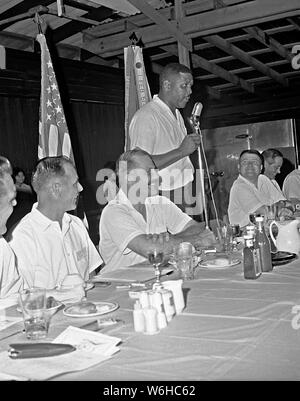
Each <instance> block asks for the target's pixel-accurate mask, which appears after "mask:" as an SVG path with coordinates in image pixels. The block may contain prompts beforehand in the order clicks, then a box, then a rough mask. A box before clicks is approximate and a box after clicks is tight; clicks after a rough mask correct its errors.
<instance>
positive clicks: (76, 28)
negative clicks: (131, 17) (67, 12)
mask: <svg viewBox="0 0 300 401" xmlns="http://www.w3.org/2000/svg"><path fill="white" fill-rule="evenodd" d="M113 14H114V11H113V10H112V9H110V8H107V7H102V6H100V7H98V8H94V9H93V10H91V11H89V12H88V13H86V14H83V15H82V16H81V17H83V18H84V19H89V20H91V22H90V23H88V22H80V21H71V22H67V23H66V24H64V25H61V26H60V27H58V28H56V29H54V30H53V31H52V40H53V42H54V43H58V42H60V41H62V40H64V39H66V38H68V37H70V36H72V35H75V34H76V33H78V32H81V31H82V30H84V29H86V28H87V27H88V26H90V24H93V25H95V24H96V23H97V22H98V23H99V22H101V21H104V20H105V19H106V18H109V17H111V16H112V15H113Z"/></svg>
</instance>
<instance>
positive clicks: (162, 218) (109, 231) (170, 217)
mask: <svg viewBox="0 0 300 401" xmlns="http://www.w3.org/2000/svg"><path fill="white" fill-rule="evenodd" d="M145 206H146V216H147V219H146V221H145V220H144V218H143V216H142V215H141V214H140V213H139V212H138V211H137V210H136V209H135V208H134V207H133V206H132V204H131V202H130V201H129V200H128V198H127V197H126V195H125V194H124V192H123V191H122V190H120V191H119V193H118V195H117V197H116V198H115V199H114V200H112V201H110V202H109V203H108V205H107V206H106V207H105V208H104V209H103V212H102V215H101V218H100V223H99V234H100V243H99V250H100V253H101V255H102V257H103V259H104V262H105V266H104V268H103V269H102V270H101V272H106V271H113V270H117V269H118V268H120V267H126V266H130V265H133V264H136V263H140V262H143V261H145V258H144V257H143V256H141V255H138V254H137V253H135V252H133V251H132V250H130V249H129V248H128V244H129V243H130V241H131V240H133V239H134V238H135V237H137V236H138V235H141V234H159V233H162V232H166V231H169V232H170V233H171V234H176V233H179V232H180V231H182V230H183V228H184V227H185V226H186V224H188V223H189V222H190V221H191V220H192V219H191V217H189V216H188V215H187V214H185V213H183V212H182V211H181V210H180V209H179V208H178V207H177V206H176V205H175V204H174V203H173V202H171V201H170V200H169V199H167V198H165V197H164V196H153V197H151V198H147V199H146V202H145Z"/></svg>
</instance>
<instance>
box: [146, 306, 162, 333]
mask: <svg viewBox="0 0 300 401" xmlns="http://www.w3.org/2000/svg"><path fill="white" fill-rule="evenodd" d="M143 313H144V316H145V331H144V333H145V334H156V333H158V332H159V330H158V326H157V310H156V309H155V308H153V307H149V308H143Z"/></svg>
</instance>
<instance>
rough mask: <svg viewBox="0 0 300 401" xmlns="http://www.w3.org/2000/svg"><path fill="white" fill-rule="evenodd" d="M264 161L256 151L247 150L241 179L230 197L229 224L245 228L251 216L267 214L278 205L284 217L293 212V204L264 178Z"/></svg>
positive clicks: (242, 162)
mask: <svg viewBox="0 0 300 401" xmlns="http://www.w3.org/2000/svg"><path fill="white" fill-rule="evenodd" d="M262 168H263V157H262V156H261V154H260V153H259V152H258V151H257V150H253V149H251V150H244V151H243V152H242V153H241V154H240V157H239V163H238V171H239V173H240V174H239V176H238V178H237V179H236V180H235V181H234V183H233V185H232V187H231V190H230V195H229V206H228V217H229V222H230V224H239V225H240V227H244V226H246V225H247V224H248V223H249V214H252V213H261V214H266V208H265V206H266V205H273V204H276V205H278V207H279V209H281V208H282V209H283V210H282V211H280V213H281V215H283V214H287V215H290V214H292V212H291V211H290V210H287V209H286V207H291V204H290V203H289V202H288V201H287V200H286V199H285V197H284V196H283V195H282V193H281V192H279V191H278V189H277V188H275V186H274V185H273V184H272V182H271V181H270V180H269V178H267V177H266V176H264V175H263V174H261V171H262Z"/></svg>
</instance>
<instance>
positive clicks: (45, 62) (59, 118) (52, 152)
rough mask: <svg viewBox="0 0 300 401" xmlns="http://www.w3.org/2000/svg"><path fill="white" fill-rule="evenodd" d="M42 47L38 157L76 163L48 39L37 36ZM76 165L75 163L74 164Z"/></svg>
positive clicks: (40, 35) (41, 35)
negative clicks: (48, 157)
mask: <svg viewBox="0 0 300 401" xmlns="http://www.w3.org/2000/svg"><path fill="white" fill-rule="evenodd" d="M37 41H38V42H39V44H40V46H41V99H40V121H39V145H38V157H39V159H42V158H43V157H46V156H58V155H64V156H67V157H69V158H70V159H71V160H72V162H73V163H74V156H73V151H72V146H71V140H70V135H69V130H68V127H67V123H66V119H65V114H64V110H63V106H62V103H61V99H60V94H59V90H58V85H57V81H56V76H55V72H54V70H53V65H52V61H51V56H50V52H49V49H48V46H47V42H46V38H45V36H44V35H43V34H38V35H37ZM74 164H75V163H74Z"/></svg>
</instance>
